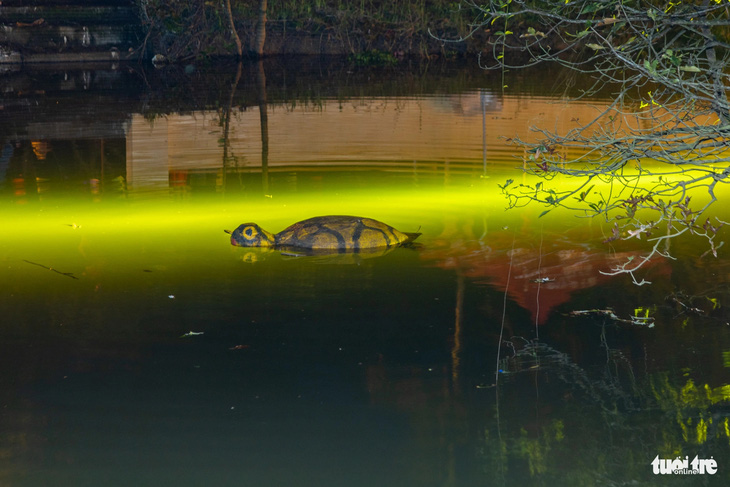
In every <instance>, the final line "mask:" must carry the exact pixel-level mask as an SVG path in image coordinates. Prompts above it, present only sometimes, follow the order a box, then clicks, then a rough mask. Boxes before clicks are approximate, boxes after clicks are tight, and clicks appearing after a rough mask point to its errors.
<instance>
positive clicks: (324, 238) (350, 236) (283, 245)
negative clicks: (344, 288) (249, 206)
mask: <svg viewBox="0 0 730 487" xmlns="http://www.w3.org/2000/svg"><path fill="white" fill-rule="evenodd" d="M230 234H231V244H232V245H235V246H238V247H271V248H274V249H277V250H284V251H286V250H312V251H328V252H340V253H341V252H359V251H361V250H365V251H368V250H375V249H388V248H392V247H400V246H403V245H407V244H410V243H411V242H413V241H414V240H415V239H416V238H418V237H419V236H420V235H421V234H420V233H406V232H401V231H399V230H396V229H395V228H393V227H391V226H390V225H387V224H385V223H383V222H379V221H377V220H373V219H372V218H363V217H359V216H347V215H328V216H317V217H314V218H308V219H306V220H302V221H300V222H297V223H295V224H293V225H291V226H289V227H287V228H285V229H284V230H282V231H281V232H279V233H277V234H275V235H274V234H272V233H270V232H267V231H266V230H264V229H263V228H261V227H260V226H258V225H257V224H255V223H244V224H242V225H239V226H238V228H236V229H235V230H234V231H233V232H230Z"/></svg>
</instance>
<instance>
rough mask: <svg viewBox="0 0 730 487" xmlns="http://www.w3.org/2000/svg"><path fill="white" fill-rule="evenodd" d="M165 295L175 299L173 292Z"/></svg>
mask: <svg viewBox="0 0 730 487" xmlns="http://www.w3.org/2000/svg"><path fill="white" fill-rule="evenodd" d="M167 297H168V298H170V299H175V295H174V294H168V295H167Z"/></svg>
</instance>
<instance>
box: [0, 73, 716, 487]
mask: <svg viewBox="0 0 730 487" xmlns="http://www.w3.org/2000/svg"><path fill="white" fill-rule="evenodd" d="M546 80H549V82H546ZM564 80H565V78H563V75H562V74H561V73H556V72H547V71H540V72H538V73H527V74H523V73H508V77H507V88H504V89H502V80H501V78H500V77H499V76H495V75H490V74H485V73H483V72H480V71H479V70H478V69H476V66H475V65H473V64H471V63H467V64H465V65H433V64H432V65H410V66H401V67H399V68H392V69H391V68H388V69H377V68H372V69H364V68H354V67H352V66H348V65H347V63H342V62H338V61H329V62H321V63H320V62H316V63H315V62H312V61H311V60H310V61H307V62H304V61H302V60H298V61H296V60H289V61H288V62H284V61H276V60H274V61H270V62H268V63H267V64H266V65H264V66H258V65H255V64H254V65H245V66H242V67H241V69H240V70H239V69H238V68H237V66H216V67H200V66H198V67H193V66H190V67H179V68H178V67H173V68H169V69H166V70H157V71H155V70H144V69H141V68H139V67H137V66H130V67H124V66H123V67H117V69H108V67H90V66H87V67H84V68H83V69H81V68H80V67H78V66H77V67H46V68H42V69H41V68H35V69H26V70H21V71H16V72H7V73H4V74H3V75H2V76H1V77H0V83H2V87H3V90H2V93H3V95H2V104H3V118H2V122H1V123H0V143H1V144H2V147H3V149H2V157H1V158H0V214H1V215H2V227H3V229H2V232H0V310H2V316H1V318H0V405H1V408H2V409H0V484H2V485H8V486H43V485H54V486H58V485H64V486H66V485H68V486H84V485H89V486H92V485H93V486H96V485H110V486H116V485H119V486H128V485H135V486H143V485H150V486H151V485H155V486H157V485H181V486H187V485H190V486H193V485H251V486H259V485H260V486H269V485H271V486H274V485H276V486H279V485H297V486H299V485H302V486H309V485H311V486H340V485H354V486H359V485H362V486H371V485H379V486H390V485H392V486H477V485H523V484H524V485H628V484H630V485H673V484H687V485H726V484H727V482H728V480H730V417H729V415H730V407H729V404H728V401H729V400H730V380H729V378H728V367H730V325H729V324H728V322H729V321H730V317H729V316H728V314H727V305H728V303H730V299H729V298H730V288H729V286H728V276H729V275H730V265H729V262H728V259H727V254H726V253H724V250H725V249H724V248H721V249H720V252H719V256H718V258H716V259H715V258H714V257H712V256H709V257H708V256H704V257H700V256H701V255H702V254H703V253H704V252H705V250H706V245H705V243H704V242H702V241H701V240H700V241H698V240H696V239H692V238H686V239H677V240H676V241H674V242H673V243H672V249H671V250H672V255H673V256H675V257H677V260H671V259H666V258H663V259H655V260H653V261H652V262H651V263H650V264H649V265H647V266H646V267H645V269H643V270H642V271H641V272H640V277H642V278H645V279H647V280H650V281H652V285H650V286H641V287H638V286H635V285H633V284H632V283H631V279H630V278H629V277H628V276H626V275H618V276H608V275H605V274H603V273H601V271H604V272H605V271H607V270H610V269H611V268H612V267H614V266H615V265H618V264H620V263H623V262H626V260H627V259H630V258H638V257H639V256H641V255H643V254H644V253H646V251H647V250H648V244H647V243H646V241H638V240H636V239H632V240H619V241H616V242H612V243H611V244H610V245H609V244H606V243H603V241H604V240H605V238H606V236H607V235H609V234H610V232H611V225H610V224H607V223H605V222H604V223H602V222H599V221H591V220H585V219H579V218H575V215H572V214H570V213H568V212H563V213H560V212H557V211H555V212H551V213H550V214H549V215H547V216H545V217H543V218H539V219H538V215H539V214H540V213H541V212H542V208H539V207H535V208H532V207H527V208H523V209H513V210H509V211H505V208H506V206H507V203H506V201H505V199H504V196H503V195H502V194H501V193H500V191H499V188H498V184H503V182H504V181H505V180H506V179H507V178H514V179H519V178H522V177H523V176H522V174H521V172H520V171H519V170H518V169H515V167H516V166H519V164H520V162H519V156H520V151H519V150H518V149H516V148H515V147H513V146H510V145H509V144H508V142H507V141H505V140H504V139H502V138H500V136H504V137H511V136H514V135H515V134H520V135H522V136H525V135H526V134H529V127H530V125H534V124H539V123H548V124H550V126H551V127H552V126H557V125H559V126H565V127H568V126H569V125H570V120H571V119H576V118H583V119H587V118H590V116H591V113H592V111H593V110H594V108H593V106H594V105H600V104H602V103H603V104H605V102H606V101H605V100H601V99H594V100H590V101H586V102H584V103H574V104H570V105H566V104H565V103H564V102H563V101H562V98H561V97H562V95H563V92H564V90H565V81H564ZM264 87H265V89H264ZM578 88H580V86H577V87H576V89H578ZM561 124H562V125H561ZM514 156H517V158H516V159H515V158H514ZM717 211H718V212H719V215H720V216H723V215H724V213H723V210H722V208H720V209H718V210H717ZM323 214H356V215H363V216H368V217H372V218H376V219H379V220H383V221H385V222H387V223H389V224H391V225H393V226H395V227H396V228H398V229H400V230H402V231H408V232H411V231H420V232H422V234H423V235H422V236H421V237H420V238H419V239H418V241H417V242H418V243H419V245H418V246H416V247H415V248H401V249H395V250H394V251H392V252H390V253H387V254H385V255H381V256H354V257H353V256H338V257H335V258H320V257H316V258H292V257H288V256H282V255H280V254H279V253H277V252H266V251H263V250H259V249H253V250H246V249H241V248H234V247H231V246H230V245H229V243H228V237H227V235H226V234H224V233H223V231H222V230H223V229H233V228H235V226H237V225H238V224H240V223H243V222H244V221H255V222H258V223H259V224H260V225H261V226H262V227H264V228H266V229H268V230H269V231H272V232H278V231H280V230H282V229H283V228H285V227H286V226H287V225H289V224H291V223H293V222H295V221H298V220H301V219H304V218H307V217H310V216H315V215H323ZM419 229H420V230H419ZM365 257H368V258H365ZM542 278H546V279H545V280H543V281H541V279H542ZM608 308H611V309H612V310H613V312H614V313H615V315H616V316H617V317H618V318H620V319H621V321H619V320H614V319H611V318H609V317H607V316H606V314H605V313H604V314H596V313H594V314H586V315H582V314H578V315H576V313H572V314H571V312H576V311H584V310H606V309H608ZM642 317H643V318H646V317H649V318H650V319H651V320H652V322H651V323H652V325H653V326H648V325H646V324H639V322H640V321H641V320H640V319H639V318H642ZM677 456H680V457H681V458H684V457H685V456H688V457H689V460H690V461H691V460H692V459H694V457H695V456H697V457H698V459H700V460H705V459H708V460H709V459H712V460H714V461H716V462H717V473H715V474H714V475H710V474H707V473H706V474H698V475H655V474H654V473H653V472H652V464H651V462H652V461H653V460H654V459H655V458H656V457H659V458H660V459H670V458H671V459H674V458H675V457H677Z"/></svg>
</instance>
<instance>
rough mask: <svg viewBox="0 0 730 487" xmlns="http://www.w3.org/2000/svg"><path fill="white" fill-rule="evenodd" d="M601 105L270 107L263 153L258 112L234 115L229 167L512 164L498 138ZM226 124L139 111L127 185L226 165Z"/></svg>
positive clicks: (206, 117)
mask: <svg viewBox="0 0 730 487" xmlns="http://www.w3.org/2000/svg"><path fill="white" fill-rule="evenodd" d="M593 111H594V109H593V108H592V107H590V106H589V105H587V104H583V105H580V104H579V105H577V106H576V105H572V106H571V108H570V111H569V112H568V111H567V106H566V105H563V104H555V103H550V100H546V99H540V98H537V99H521V98H517V97H504V99H502V100H501V101H499V102H498V101H497V100H495V98H494V96H492V95H489V96H488V93H485V92H482V93H480V92H472V93H466V94H461V95H450V96H443V97H433V98H424V99H409V98H386V99H377V98H369V99H355V100H345V101H339V100H326V101H323V102H321V104H318V105H316V106H311V105H310V106H306V105H305V106H294V107H290V106H282V105H273V104H268V110H267V123H268V131H267V133H266V135H267V139H268V141H269V144H268V145H269V147H268V150H267V151H263V150H262V149H263V147H262V141H261V134H262V131H261V120H262V119H261V114H260V113H257V112H256V111H254V110H243V111H240V110H239V111H235V110H234V112H233V113H232V117H231V120H230V126H229V127H228V137H227V138H226V140H227V145H226V150H227V156H228V157H227V159H229V160H230V159H233V160H234V161H235V167H232V165H231V164H228V166H229V169H235V168H237V169H238V170H243V171H257V172H258V171H261V167H262V153H265V154H266V158H267V166H268V168H269V169H270V170H271V171H277V170H279V171H281V170H292V169H306V168H307V167H312V166H317V167H321V166H325V167H354V166H357V167H358V168H375V169H385V170H397V171H406V172H414V171H415V173H417V174H418V173H436V174H439V175H443V176H444V177H448V175H449V174H450V173H474V174H478V173H480V172H482V171H483V170H484V169H483V155H484V147H485V145H486V146H488V147H489V151H490V153H489V156H490V162H491V163H498V162H500V161H501V162H505V161H506V162H507V163H508V164H510V165H513V164H515V161H514V159H512V157H513V155H514V148H513V147H512V146H510V145H509V144H508V143H507V142H505V141H504V140H502V139H501V138H500V136H513V135H520V136H522V137H525V138H529V137H530V134H529V126H530V125H532V124H535V123H538V122H539V121H540V120H544V121H546V122H548V121H549V123H550V125H551V126H552V125H555V124H556V123H557V124H558V126H560V127H563V128H565V129H567V128H568V127H569V126H571V122H570V119H571V117H575V115H576V114H581V113H583V118H589V117H590V116H591V115H592V114H593ZM224 130H225V128H224V126H222V124H221V119H220V115H219V113H218V112H213V111H198V112H193V113H188V114H175V115H168V116H165V117H160V118H157V119H155V120H153V121H150V120H148V119H146V118H145V117H143V116H142V115H138V114H133V115H132V116H131V119H130V121H129V123H128V127H127V176H128V185H129V188H130V189H132V190H134V189H144V188H167V185H168V175H169V173H170V172H171V171H188V172H194V171H198V172H199V171H222V170H223V168H222V164H221V161H222V154H223V146H222V144H221V140H222V139H223V138H224Z"/></svg>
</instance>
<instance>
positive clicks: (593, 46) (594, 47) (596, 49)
mask: <svg viewBox="0 0 730 487" xmlns="http://www.w3.org/2000/svg"><path fill="white" fill-rule="evenodd" d="M586 47H590V48H591V49H593V50H594V51H598V50H600V49H606V48H605V47H603V46H600V45H598V44H592V43H588V44H586Z"/></svg>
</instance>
